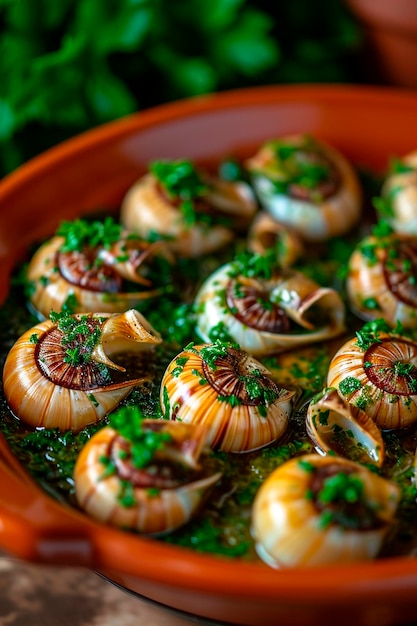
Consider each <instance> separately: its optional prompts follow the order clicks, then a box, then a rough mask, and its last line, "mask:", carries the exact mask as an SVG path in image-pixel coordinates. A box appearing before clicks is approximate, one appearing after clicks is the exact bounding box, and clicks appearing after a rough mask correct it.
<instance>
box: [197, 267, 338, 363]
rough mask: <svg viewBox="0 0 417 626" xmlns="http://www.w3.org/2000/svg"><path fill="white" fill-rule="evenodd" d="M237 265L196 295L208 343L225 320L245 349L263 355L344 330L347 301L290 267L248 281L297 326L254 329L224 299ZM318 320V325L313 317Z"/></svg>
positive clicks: (212, 278) (224, 270)
mask: <svg viewBox="0 0 417 626" xmlns="http://www.w3.org/2000/svg"><path fill="white" fill-rule="evenodd" d="M232 269H233V263H227V264H225V265H223V266H221V267H220V268H219V269H217V270H216V271H215V272H214V273H213V274H212V275H211V276H209V277H208V279H207V280H206V281H205V282H204V283H203V285H202V286H201V288H200V289H199V291H198V293H197V295H196V298H195V307H196V311H197V330H198V332H199V334H200V336H201V337H202V338H203V340H204V341H210V332H211V329H212V328H213V327H214V326H216V325H217V324H223V325H224V327H225V329H226V331H227V332H228V334H229V336H230V337H231V338H232V340H233V341H235V342H236V343H238V344H239V345H240V347H241V348H242V349H243V350H246V351H247V352H249V353H250V354H252V355H254V356H256V357H260V356H265V355H268V354H274V353H275V354H276V353H279V352H284V351H286V350H289V349H291V348H296V347H299V346H304V345H308V344H312V343H317V342H320V341H326V340H327V339H331V338H332V337H336V336H338V335H340V334H341V333H342V332H343V331H344V330H345V305H344V303H343V300H342V298H341V297H340V295H339V294H338V293H337V292H336V291H335V290H334V289H331V288H325V287H320V286H319V285H318V284H317V283H315V282H314V281H312V280H311V279H309V278H308V277H307V276H305V275H304V274H302V273H301V272H298V271H295V270H288V271H287V272H285V273H283V274H278V275H276V276H275V277H273V278H272V279H271V280H268V281H267V280H258V279H245V282H246V283H247V284H253V285H254V286H256V285H258V286H259V287H260V288H261V290H262V291H263V292H265V294H266V293H268V294H269V296H268V297H269V299H270V301H271V302H275V303H277V304H279V306H280V307H281V308H282V309H283V310H284V311H285V313H286V314H287V315H288V317H289V318H290V319H291V320H292V322H295V324H297V325H298V329H297V327H295V329H294V330H292V331H291V332H289V333H275V332H270V331H266V330H264V329H262V328H257V327H251V326H250V325H249V321H248V323H247V324H246V323H245V322H243V321H241V320H239V319H238V318H237V317H236V316H235V315H234V313H233V311H232V310H231V309H230V308H229V307H228V306H227V303H226V296H225V294H226V290H227V286H228V283H229V281H230V273H231V271H232ZM316 318H317V319H318V320H319V322H318V323H317V326H315V319H316Z"/></svg>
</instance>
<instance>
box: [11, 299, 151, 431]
mask: <svg viewBox="0 0 417 626" xmlns="http://www.w3.org/2000/svg"><path fill="white" fill-rule="evenodd" d="M71 317H73V318H74V319H77V320H80V321H83V322H85V327H86V333H85V334H84V335H79V336H78V337H75V338H74V339H73V340H71V342H70V343H69V344H68V343H66V338H65V334H64V333H63V332H62V330H60V329H59V327H58V325H57V323H54V322H52V321H51V320H45V321H43V322H40V323H39V324H37V325H36V326H34V327H33V328H30V329H29V330H27V331H26V332H25V333H24V334H23V335H22V336H21V337H20V338H19V339H18V340H17V341H16V343H15V344H14V346H13V347H12V348H11V350H10V352H9V354H8V355H7V358H6V362H5V364H4V369H3V387H4V394H5V396H6V400H7V402H8V403H9V406H10V408H11V410H12V411H13V413H14V414H15V415H16V416H17V417H19V418H20V419H21V420H22V421H24V422H26V423H27V424H30V425H31V426H34V427H45V428H58V429H60V430H69V429H72V430H79V429H81V428H83V427H84V426H87V425H88V424H93V423H95V422H98V421H100V420H101V419H102V418H103V417H104V416H105V415H107V413H109V412H110V411H111V410H113V409H114V408H115V407H116V406H117V405H118V404H119V403H120V402H121V401H122V400H123V399H124V398H125V397H126V396H127V395H128V394H129V393H130V392H131V391H132V389H133V388H134V387H135V386H136V385H138V384H139V383H140V382H143V381H144V380H145V379H144V378H129V376H128V375H126V376H125V377H124V378H123V376H124V375H123V376H122V374H123V372H125V369H124V368H123V367H122V366H120V365H117V364H116V363H113V361H111V360H110V358H109V357H110V356H111V355H115V354H120V353H123V352H126V351H132V352H133V351H135V352H137V351H143V350H150V349H151V348H153V347H154V346H155V345H157V344H158V343H160V342H161V339H160V337H159V334H158V333H157V332H156V331H154V329H153V328H152V327H151V326H150V324H149V323H148V322H147V321H146V320H145V318H144V317H143V316H142V315H141V314H140V313H139V312H138V311H135V310H129V311H127V312H126V313H123V314H113V315H111V314H109V313H89V314H84V315H82V314H77V315H74V316H71ZM94 333H96V334H97V336H99V338H98V340H97V343H96V344H95V346H94V348H93V350H92V352H91V355H90V358H89V359H88V361H86V362H82V363H77V364H72V363H71V362H68V358H67V355H68V353H67V350H68V348H70V349H71V350H72V351H73V352H76V351H78V352H79V354H83V350H84V345H85V343H86V341H87V337H88V336H92V335H93V334H94ZM107 368H110V369H113V370H117V371H119V372H120V374H119V378H121V380H118V381H116V382H113V381H112V379H111V377H110V375H109V372H108V369H107Z"/></svg>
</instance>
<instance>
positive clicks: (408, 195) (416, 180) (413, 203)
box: [381, 151, 417, 235]
mask: <svg viewBox="0 0 417 626" xmlns="http://www.w3.org/2000/svg"><path fill="white" fill-rule="evenodd" d="M400 164H401V166H400V167H396V168H395V171H392V172H391V173H390V174H389V175H388V176H387V178H386V179H385V182H384V184H383V186H382V190H381V196H382V198H383V199H384V200H385V201H387V202H388V204H389V212H388V213H387V212H385V211H384V215H383V217H384V219H385V220H386V221H387V222H388V223H389V224H390V226H391V227H392V228H393V229H394V230H395V231H396V232H397V233H404V234H409V235H417V151H413V152H410V154H407V155H406V156H404V157H403V158H402V159H401V161H400Z"/></svg>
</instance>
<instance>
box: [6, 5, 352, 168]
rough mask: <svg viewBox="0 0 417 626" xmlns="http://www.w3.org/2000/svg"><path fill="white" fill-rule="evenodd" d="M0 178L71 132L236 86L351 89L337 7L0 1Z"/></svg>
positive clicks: (342, 14)
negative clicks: (328, 85) (342, 84)
mask: <svg viewBox="0 0 417 626" xmlns="http://www.w3.org/2000/svg"><path fill="white" fill-rule="evenodd" d="M0 29H1V30H0V58H1V62H0V146H1V152H0V175H3V174H5V173H7V172H9V171H11V170H12V169H14V168H15V167H17V166H18V165H19V164H20V163H22V162H23V161H25V160H27V159H28V158H30V157H31V156H33V155H35V154H37V153H38V152H40V151H42V150H44V149H45V148H48V147H50V146H52V145H54V144H56V143H57V142H59V141H61V140H62V139H65V138H67V137H69V136H71V135H74V134H76V133H78V132H80V131H83V130H85V129H88V128H91V127H92V126H95V125H98V124H101V123H103V122H106V121H108V120H111V119H115V118H118V117H121V116H123V115H126V114H129V113H131V112H133V111H136V110H143V109H145V108H147V107H149V106H153V105H156V104H159V103H162V102H168V101H171V100H175V99H180V98H184V97H188V96H194V95H199V94H204V93H210V92H214V91H221V90H225V89H231V88H235V87H246V86H253V85H260V84H276V83H300V82H350V81H354V80H355V78H356V77H355V67H354V58H355V53H356V50H357V49H358V44H359V39H360V33H359V31H358V27H357V25H356V23H355V22H354V20H353V19H352V18H351V16H350V15H349V13H348V12H347V10H346V9H345V6H344V3H343V0H320V2H317V3H316V2H313V0H291V1H290V0H275V2H274V0H273V1H272V2H270V1H266V0H265V1H263V0H0Z"/></svg>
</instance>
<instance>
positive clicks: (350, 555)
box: [252, 454, 400, 567]
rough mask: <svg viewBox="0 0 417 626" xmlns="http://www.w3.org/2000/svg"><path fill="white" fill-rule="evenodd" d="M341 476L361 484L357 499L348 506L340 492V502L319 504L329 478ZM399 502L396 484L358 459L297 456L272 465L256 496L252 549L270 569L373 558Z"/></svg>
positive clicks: (310, 455) (339, 479)
mask: <svg viewBox="0 0 417 626" xmlns="http://www.w3.org/2000/svg"><path fill="white" fill-rule="evenodd" d="M344 477H347V480H350V479H352V480H353V481H354V483H355V485H358V483H359V486H361V487H362V489H363V491H362V495H361V497H360V499H359V497H358V500H355V501H354V502H352V503H351V504H349V501H346V500H344V499H343V497H342V496H343V493H342V494H340V496H341V497H340V500H337V499H336V498H335V499H334V500H333V501H331V502H329V503H328V504H327V505H326V503H324V502H322V501H321V500H320V493H323V492H322V491H321V490H322V489H323V488H324V487H326V485H327V484H329V483H328V481H329V480H332V479H334V478H335V479H336V480H337V481H339V482H342V483H343V481H344ZM399 500H400V489H399V487H398V485H396V484H395V483H392V482H390V481H388V480H386V479H384V478H381V477H380V476H378V475H377V474H376V473H374V472H372V471H370V470H369V469H367V468H366V467H365V466H363V465H361V464H359V463H354V462H353V461H350V460H348V459H343V458H341V457H338V456H333V455H329V456H319V455H315V454H309V455H305V456H302V457H295V458H293V459H291V460H290V461H287V462H286V463H284V464H283V465H281V466H280V467H278V468H277V469H275V470H274V471H273V472H272V474H270V475H269V476H268V478H267V479H266V480H265V481H264V482H263V484H262V485H261V487H260V488H259V490H258V492H257V494H256V496H255V500H254V504H253V509H252V534H253V537H254V540H255V542H256V549H257V551H258V554H259V556H260V557H261V558H262V560H264V561H265V562H266V563H267V564H268V565H271V566H273V567H294V566H314V565H326V564H331V563H353V562H356V561H367V560H371V559H373V558H375V557H376V556H377V555H378V553H379V552H380V550H381V547H382V545H383V542H384V539H385V536H386V534H387V532H388V530H389V528H390V525H391V523H392V521H393V518H394V515H395V512H396V509H397V506H398V504H399ZM339 510H340V513H341V514H340V515H339V514H338V512H339ZM348 520H350V521H349V523H348Z"/></svg>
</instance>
